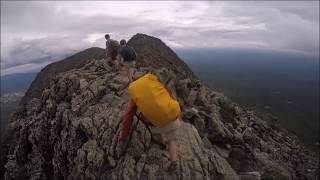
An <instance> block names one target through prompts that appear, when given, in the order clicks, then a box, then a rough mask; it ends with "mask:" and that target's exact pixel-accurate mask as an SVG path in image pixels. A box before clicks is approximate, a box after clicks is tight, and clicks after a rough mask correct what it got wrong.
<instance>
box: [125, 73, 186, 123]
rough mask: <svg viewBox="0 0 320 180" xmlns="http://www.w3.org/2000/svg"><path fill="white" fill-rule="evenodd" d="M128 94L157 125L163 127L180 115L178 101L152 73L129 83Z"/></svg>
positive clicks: (149, 119)
mask: <svg viewBox="0 0 320 180" xmlns="http://www.w3.org/2000/svg"><path fill="white" fill-rule="evenodd" d="M129 94H130V96H131V98H132V99H133V101H134V102H135V103H136V104H137V106H138V109H139V110H140V111H141V112H142V114H143V115H144V116H145V117H146V118H147V119H148V121H150V122H151V123H152V124H153V125H155V126H157V127H163V126H165V125H166V124H168V123H170V122H172V121H174V120H175V119H176V118H177V117H178V116H179V115H180V112H181V111H180V106H179V103H178V102H177V101H176V100H174V99H173V98H172V97H171V96H170V94H169V92H168V91H167V89H166V88H165V87H164V86H163V85H162V84H161V83H160V82H159V81H158V79H157V77H156V76H154V75H152V74H146V75H144V76H142V77H141V78H139V79H138V80H136V81H134V82H132V83H131V84H130V85H129Z"/></svg>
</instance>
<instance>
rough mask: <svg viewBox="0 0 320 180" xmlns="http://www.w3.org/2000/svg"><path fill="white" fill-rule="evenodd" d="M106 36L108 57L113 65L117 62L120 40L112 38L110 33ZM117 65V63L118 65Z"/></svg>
mask: <svg viewBox="0 0 320 180" xmlns="http://www.w3.org/2000/svg"><path fill="white" fill-rule="evenodd" d="M104 37H105V38H106V58H107V59H109V62H111V63H112V64H113V65H114V64H115V63H117V62H116V59H117V55H118V50H119V48H120V45H119V42H118V41H116V40H113V39H110V35H109V34H106V35H105V36H104ZM116 66H117V65H116Z"/></svg>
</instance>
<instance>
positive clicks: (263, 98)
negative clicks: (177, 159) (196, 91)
mask: <svg viewBox="0 0 320 180" xmlns="http://www.w3.org/2000/svg"><path fill="white" fill-rule="evenodd" d="M176 52H177V53H178V54H179V56H180V57H182V59H184V60H185V62H186V63H187V64H188V65H189V67H190V68H191V69H192V70H193V71H194V72H195V74H196V75H197V76H198V77H199V78H200V79H201V80H203V81H204V82H205V83H207V84H208V85H209V86H210V87H211V88H212V89H213V90H216V91H220V92H223V93H224V94H225V95H227V96H228V97H230V98H231V99H233V100H234V101H236V102H238V103H240V104H242V105H243V106H246V107H247V108H252V109H254V110H255V111H257V112H259V113H260V115H261V116H264V117H265V116H268V117H269V119H272V120H274V121H275V122H277V123H279V124H280V125H281V126H283V127H285V128H287V129H288V130H290V131H292V132H294V133H295V134H297V135H298V136H299V137H301V138H302V139H303V140H304V141H305V142H307V143H308V144H312V145H314V144H315V143H316V142H317V141H318V134H319V57H318V56H311V55H306V54H301V53H294V52H279V51H272V50H258V49H222V48H221V49H178V50H176Z"/></svg>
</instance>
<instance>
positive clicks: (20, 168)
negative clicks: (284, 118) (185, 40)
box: [1, 34, 318, 180]
mask: <svg viewBox="0 0 320 180" xmlns="http://www.w3.org/2000/svg"><path fill="white" fill-rule="evenodd" d="M129 44H130V45H132V46H133V47H134V48H135V49H136V50H137V52H138V54H139V56H138V65H139V68H138V69H137V72H141V73H143V72H146V71H152V72H154V73H155V74H156V75H157V76H158V77H159V79H160V80H161V81H162V82H163V83H164V84H165V85H166V87H167V88H168V89H170V91H171V92H172V93H173V95H174V96H176V97H177V99H178V100H179V102H180V103H181V106H182V111H183V113H182V119H183V121H184V122H183V123H182V124H183V125H182V127H181V129H179V131H178V157H179V158H178V168H177V170H176V171H175V172H170V171H168V166H169V160H168V154H167V152H166V150H165V149H163V147H162V146H161V145H160V144H159V142H158V140H157V138H156V137H153V136H152V134H151V133H150V132H149V131H148V128H146V126H145V125H144V124H143V123H141V122H140V121H138V120H137V119H135V120H134V122H133V128H132V130H131V136H130V137H131V138H128V139H127V140H126V141H123V142H118V141H117V140H116V139H117V138H116V131H117V129H118V126H119V123H120V120H121V115H122V114H123V113H124V111H125V110H126V106H127V101H128V98H129V97H128V93H127V85H128V80H127V78H126V76H125V72H124V71H123V70H120V71H115V70H114V68H113V67H110V66H109V64H108V63H107V62H106V61H105V60H104V59H93V58H89V59H88V61H86V63H85V64H84V65H82V66H78V67H75V68H71V69H68V70H66V71H64V72H61V73H58V74H56V76H54V77H51V78H50V81H48V83H49V85H47V86H44V88H43V90H42V92H41V94H40V95H37V96H33V98H32V99H30V100H28V101H26V106H25V107H24V109H22V110H21V111H19V112H17V113H16V114H15V116H14V118H13V119H12V122H11V124H10V128H9V129H10V130H9V132H8V133H7V134H8V137H9V138H7V141H6V142H5V143H3V144H2V145H3V146H2V147H3V149H2V152H3V153H2V154H5V158H2V160H1V164H2V165H3V166H2V174H1V175H2V176H3V177H4V179H34V180H35V179H77V180H78V179H226V180H229V179H232V180H233V179H316V175H317V165H318V164H317V163H318V161H317V160H318V158H316V157H317V155H316V154H314V153H312V152H310V151H308V150H307V149H306V148H305V147H304V146H303V145H301V143H300V142H299V140H298V139H297V137H296V136H294V135H292V134H290V133H288V132H287V131H285V130H283V129H272V128H271V127H269V126H267V124H266V123H265V122H264V121H263V120H261V119H259V118H258V117H257V116H255V114H254V113H253V112H252V111H249V110H246V109H243V108H241V107H240V106H239V105H237V104H235V103H233V102H232V101H230V100H229V99H228V98H226V97H225V96H224V95H223V94H220V93H217V92H214V91H212V90H210V89H209V88H208V87H206V86H205V85H203V84H202V83H201V82H200V81H199V80H197V79H196V78H195V77H194V75H193V73H192V72H191V70H190V69H189V68H188V67H187V66H186V65H185V64H184V63H183V61H181V60H180V59H179V58H178V56H176V55H175V54H174V52H173V51H172V50H170V49H169V48H168V47H167V46H165V44H164V43H162V42H161V41H160V40H159V39H156V38H153V37H150V36H147V35H143V34H137V35H135V36H134V37H133V38H132V39H131V40H130V41H129ZM39 78H42V77H39ZM42 87H43V86H42ZM33 88H36V87H33ZM26 99H28V98H26Z"/></svg>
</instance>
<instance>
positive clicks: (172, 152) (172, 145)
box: [167, 140, 177, 161]
mask: <svg viewBox="0 0 320 180" xmlns="http://www.w3.org/2000/svg"><path fill="white" fill-rule="evenodd" d="M167 149H168V151H169V159H170V160H171V161H177V144H176V142H175V141H173V140H169V141H168V144H167Z"/></svg>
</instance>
